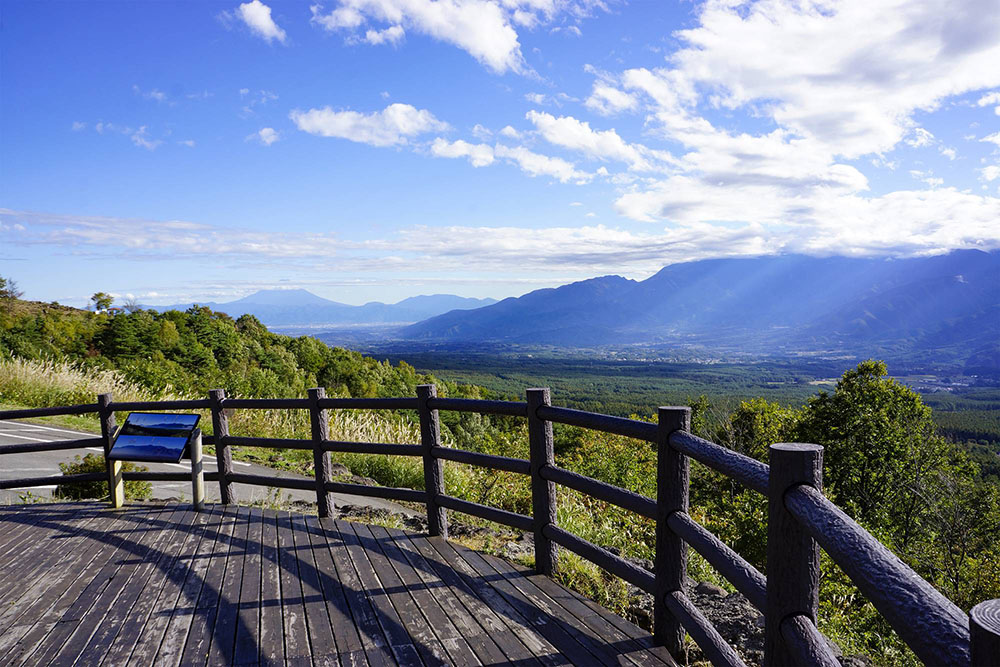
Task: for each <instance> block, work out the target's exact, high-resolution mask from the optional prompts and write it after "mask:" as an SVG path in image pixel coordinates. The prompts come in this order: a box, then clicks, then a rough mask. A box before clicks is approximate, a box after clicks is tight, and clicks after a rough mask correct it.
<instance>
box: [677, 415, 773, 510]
mask: <svg viewBox="0 0 1000 667" xmlns="http://www.w3.org/2000/svg"><path fill="white" fill-rule="evenodd" d="M670 446H671V447H673V448H674V449H676V450H677V451H679V452H681V453H682V454H687V455H688V456H690V457H691V458H693V459H694V460H695V461H700V462H701V463H704V464H705V465H707V466H708V467H709V468H712V469H713V470H717V471H718V472H721V473H722V474H724V475H726V476H727V477H732V478H733V479H734V480H736V481H737V482H739V483H740V484H742V485H743V486H745V487H747V488H748V489H753V490H754V491H757V492H759V493H763V494H765V495H766V494H767V478H768V474H769V472H768V467H767V464H765V463H761V462H760V461H758V460H756V459H752V458H750V457H749V456H744V455H743V454H740V453H739V452H734V451H733V450H731V449H726V448H725V447H723V446H722V445H717V444H715V443H714V442H710V441H709V440H705V439H704V438H699V437H698V436H696V435H691V434H690V433H688V432H687V431H674V432H673V433H672V434H670Z"/></svg>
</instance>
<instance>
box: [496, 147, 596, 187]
mask: <svg viewBox="0 0 1000 667" xmlns="http://www.w3.org/2000/svg"><path fill="white" fill-rule="evenodd" d="M493 154H494V155H496V157H500V158H505V159H507V160H509V161H511V162H513V163H515V164H517V165H518V166H519V167H520V168H521V170H522V171H523V172H525V173H526V174H528V175H529V176H533V177H534V176H551V177H552V178H555V179H556V180H558V181H559V182H560V183H569V182H570V181H572V182H574V183H577V184H583V183H588V182H590V181H591V180H592V179H593V175H592V174H588V173H587V172H584V171H579V170H577V168H576V166H575V165H574V164H573V163H572V162H568V161H566V160H563V159H561V158H557V157H550V156H548V155H541V154H539V153H534V152H532V151H530V150H528V149H527V148H525V147H524V146H515V147H513V148H511V147H508V146H504V145H502V144H497V145H496V147H495V148H494V150H493Z"/></svg>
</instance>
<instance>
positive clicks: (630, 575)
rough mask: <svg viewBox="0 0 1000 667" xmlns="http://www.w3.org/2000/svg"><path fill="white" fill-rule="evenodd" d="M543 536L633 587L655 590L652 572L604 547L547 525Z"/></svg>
mask: <svg viewBox="0 0 1000 667" xmlns="http://www.w3.org/2000/svg"><path fill="white" fill-rule="evenodd" d="M542 532H544V533H545V536H546V537H547V538H549V539H550V540H552V541H553V542H555V543H556V544H558V545H560V546H563V547H566V548H567V549H569V550H570V551H572V552H573V553H575V554H576V555H577V556H580V557H581V558H586V559H587V560H589V561H590V562H591V563H593V564H594V565H597V566H598V567H602V568H604V569H605V570H607V571H608V572H610V573H611V574H613V575H615V576H618V577H621V578H622V579H624V580H625V581H627V582H629V583H630V584H632V585H633V586H636V587H637V588H639V589H641V590H644V591H646V592H647V593H653V592H654V591H655V589H656V581H655V579H654V577H653V573H652V572H648V571H647V570H644V569H642V568H641V567H639V566H638V565H634V564H632V563H630V562H629V561H627V560H625V559H624V558H622V557H621V556H616V555H615V554H613V553H611V552H610V551H608V550H607V549H605V548H604V547H599V546H597V545H596V544H593V543H592V542H588V541H587V540H585V539H583V538H581V537H577V536H576V535H574V534H573V533H571V532H569V531H567V530H563V529H562V528H559V527H558V526H553V525H551V524H550V525H548V526H545V528H543V529H542Z"/></svg>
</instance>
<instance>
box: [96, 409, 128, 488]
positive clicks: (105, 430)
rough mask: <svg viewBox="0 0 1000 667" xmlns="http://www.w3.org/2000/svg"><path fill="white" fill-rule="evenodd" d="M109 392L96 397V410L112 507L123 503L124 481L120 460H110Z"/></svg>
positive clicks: (112, 415) (112, 425)
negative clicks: (99, 422)
mask: <svg viewBox="0 0 1000 667" xmlns="http://www.w3.org/2000/svg"><path fill="white" fill-rule="evenodd" d="M110 406H111V394H100V395H98V397H97V412H98V416H99V418H100V420H101V437H102V438H103V439H104V443H103V444H104V467H105V468H106V469H107V471H108V499H109V500H110V501H111V506H112V507H121V506H122V505H124V504H125V483H124V482H123V481H122V462H121V461H112V460H111V440H112V438H114V435H115V411H114V410H112V409H111V407H110Z"/></svg>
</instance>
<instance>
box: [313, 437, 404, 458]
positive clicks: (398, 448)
mask: <svg viewBox="0 0 1000 667" xmlns="http://www.w3.org/2000/svg"><path fill="white" fill-rule="evenodd" d="M323 451H326V452H349V453H353V454H386V455H389V456H422V455H423V450H422V448H421V447H420V445H400V444H396V443H385V442H343V441H341V440H324V441H323Z"/></svg>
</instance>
